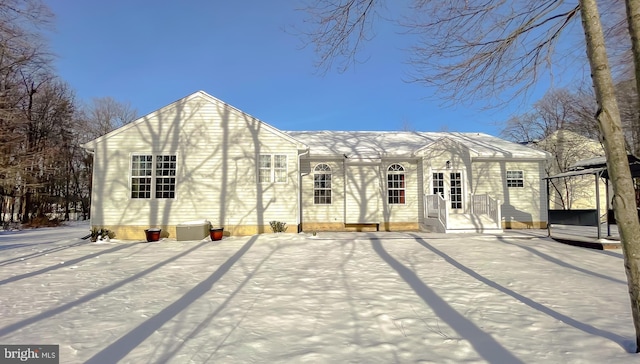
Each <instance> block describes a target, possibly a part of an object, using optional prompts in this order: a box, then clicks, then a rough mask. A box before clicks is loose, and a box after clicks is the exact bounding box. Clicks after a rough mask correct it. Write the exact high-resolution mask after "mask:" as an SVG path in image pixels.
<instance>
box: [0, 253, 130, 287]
mask: <svg viewBox="0 0 640 364" xmlns="http://www.w3.org/2000/svg"><path fill="white" fill-rule="evenodd" d="M133 245H137V243H130V244H125V245H116V246H114V247H112V248H109V249H105V250H101V251H99V252H96V253H92V254H89V255H85V256H82V257H79V258H75V259H71V260H67V261H65V262H64V264H55V265H52V266H49V267H46V268H42V269H40V270H36V271H33V272H29V273H25V274H20V275H17V276H13V277H10V278H7V279H3V280H1V281H0V286H2V285H4V284H7V283H11V282H15V281H19V280H21V279H25V278H29V277H33V276H37V275H39V274H43V273H47V272H50V271H52V270H56V269H60V268H68V267H70V266H72V265H74V264H78V263H80V262H82V261H85V260H87V259H91V258H95V257H97V256H100V255H103V254H108V253H113V252H117V251H118V250H122V249H126V248H129V247H131V246H133ZM47 254H49V253H47Z"/></svg>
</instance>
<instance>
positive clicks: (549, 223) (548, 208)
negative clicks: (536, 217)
mask: <svg viewBox="0 0 640 364" xmlns="http://www.w3.org/2000/svg"><path fill="white" fill-rule="evenodd" d="M546 181H547V237H551V219H549V210H551V203H550V202H551V201H550V200H549V178H547V179H546Z"/></svg>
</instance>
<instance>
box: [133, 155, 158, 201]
mask: <svg viewBox="0 0 640 364" xmlns="http://www.w3.org/2000/svg"><path fill="white" fill-rule="evenodd" d="M152 175H153V156H151V155H133V156H131V198H151V176H152Z"/></svg>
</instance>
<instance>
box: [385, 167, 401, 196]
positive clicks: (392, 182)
mask: <svg viewBox="0 0 640 364" xmlns="http://www.w3.org/2000/svg"><path fill="white" fill-rule="evenodd" d="M387 194H388V202H389V204H390V205H402V204H404V203H405V184H404V167H403V166H401V165H400V164H392V165H390V166H389V168H388V169H387Z"/></svg>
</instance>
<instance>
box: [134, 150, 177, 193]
mask: <svg viewBox="0 0 640 364" xmlns="http://www.w3.org/2000/svg"><path fill="white" fill-rule="evenodd" d="M151 196H155V198H175V197H176V156H175V155H156V156H155V157H154V156H153V155H146V154H145V155H132V156H131V198H135V199H149V198H151Z"/></svg>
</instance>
